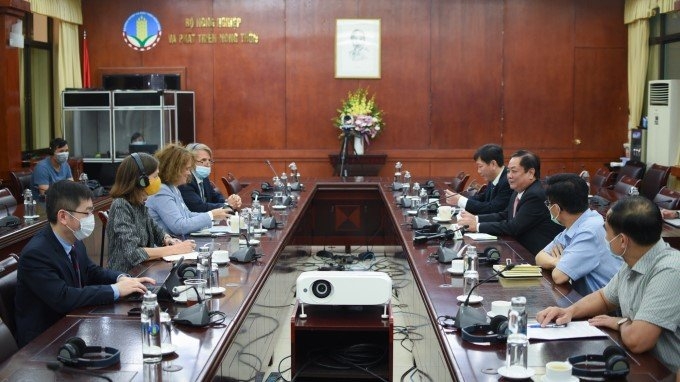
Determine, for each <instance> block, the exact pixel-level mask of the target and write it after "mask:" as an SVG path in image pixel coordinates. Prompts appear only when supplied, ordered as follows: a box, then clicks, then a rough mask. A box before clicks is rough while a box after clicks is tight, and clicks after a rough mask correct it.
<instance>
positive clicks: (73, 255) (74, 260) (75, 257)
mask: <svg viewBox="0 0 680 382" xmlns="http://www.w3.org/2000/svg"><path fill="white" fill-rule="evenodd" d="M68 254H69V257H70V258H71V264H72V265H73V270H74V271H75V272H76V286H77V287H78V288H82V287H83V284H82V282H81V281H80V266H79V265H78V255H77V254H76V250H75V247H72V248H71V252H69V253H68Z"/></svg>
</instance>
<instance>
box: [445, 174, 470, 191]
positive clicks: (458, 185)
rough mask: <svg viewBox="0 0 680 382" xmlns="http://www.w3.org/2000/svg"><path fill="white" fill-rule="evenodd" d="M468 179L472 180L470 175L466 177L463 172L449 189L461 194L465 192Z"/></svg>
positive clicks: (452, 182) (454, 179)
mask: <svg viewBox="0 0 680 382" xmlns="http://www.w3.org/2000/svg"><path fill="white" fill-rule="evenodd" d="M468 179H470V175H466V174H465V172H463V171H461V172H459V173H458V175H456V177H455V178H453V180H452V181H451V184H450V185H449V187H450V188H451V190H453V191H454V192H457V193H461V192H463V190H465V183H467V181H468Z"/></svg>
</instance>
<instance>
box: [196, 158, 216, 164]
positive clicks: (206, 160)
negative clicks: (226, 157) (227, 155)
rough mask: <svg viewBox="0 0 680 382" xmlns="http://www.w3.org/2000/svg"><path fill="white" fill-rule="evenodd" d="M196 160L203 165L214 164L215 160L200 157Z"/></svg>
mask: <svg viewBox="0 0 680 382" xmlns="http://www.w3.org/2000/svg"><path fill="white" fill-rule="evenodd" d="M196 162H197V163H200V164H202V165H204V166H212V165H213V164H215V161H214V160H212V159H208V158H205V159H201V160H197V161H196Z"/></svg>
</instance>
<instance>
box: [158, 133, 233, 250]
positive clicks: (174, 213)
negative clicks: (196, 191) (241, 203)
mask: <svg viewBox="0 0 680 382" xmlns="http://www.w3.org/2000/svg"><path fill="white" fill-rule="evenodd" d="M156 158H157V159H158V161H159V162H160V164H159V173H158V174H159V175H160V178H161V180H162V182H163V183H162V184H161V188H160V190H159V191H158V193H157V194H155V195H153V196H152V197H150V198H149V199H148V200H147V201H146V206H147V207H148V208H149V214H150V215H151V217H152V218H153V219H154V220H155V221H156V223H158V225H159V226H160V227H161V228H163V229H165V230H166V231H168V232H170V233H171V234H173V235H176V236H182V237H184V236H186V235H187V234H189V233H191V232H196V231H200V230H202V229H204V228H209V227H211V226H212V221H213V220H224V219H226V218H227V216H229V214H228V213H227V210H225V209H224V208H222V207H220V208H215V209H212V210H210V211H207V212H191V211H189V209H188V208H187V206H186V204H184V200H183V199H182V194H181V193H180V191H179V189H178V187H179V186H181V185H183V184H185V183H187V181H188V180H189V176H190V175H191V171H192V170H193V169H194V156H193V155H192V154H191V152H190V151H189V150H187V149H186V148H185V147H184V146H182V145H181V144H176V143H171V144H169V145H167V146H165V147H163V149H162V150H160V151H159V152H157V153H156Z"/></svg>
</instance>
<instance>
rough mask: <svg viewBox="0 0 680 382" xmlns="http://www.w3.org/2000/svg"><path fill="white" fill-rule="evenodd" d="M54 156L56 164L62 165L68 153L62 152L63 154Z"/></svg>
mask: <svg viewBox="0 0 680 382" xmlns="http://www.w3.org/2000/svg"><path fill="white" fill-rule="evenodd" d="M54 156H55V157H56V158H57V163H59V164H64V163H66V161H67V160H68V151H64V152H63V153H56V154H55V155H54Z"/></svg>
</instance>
